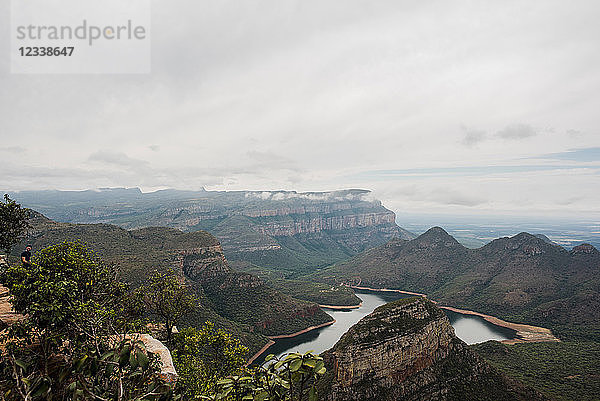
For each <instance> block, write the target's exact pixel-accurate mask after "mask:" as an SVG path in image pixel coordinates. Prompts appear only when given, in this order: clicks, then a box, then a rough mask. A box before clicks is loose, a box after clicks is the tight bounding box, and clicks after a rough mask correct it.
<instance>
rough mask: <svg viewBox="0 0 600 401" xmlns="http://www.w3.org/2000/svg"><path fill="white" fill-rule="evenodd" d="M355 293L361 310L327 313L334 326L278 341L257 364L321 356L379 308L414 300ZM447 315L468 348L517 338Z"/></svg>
mask: <svg viewBox="0 0 600 401" xmlns="http://www.w3.org/2000/svg"><path fill="white" fill-rule="evenodd" d="M355 293H356V295H357V296H358V297H359V298H360V299H361V300H362V306H361V307H360V308H357V309H344V310H333V309H325V310H326V311H327V313H329V314H330V315H331V316H332V317H333V318H334V319H335V320H336V321H335V323H334V324H332V325H330V326H327V327H323V328H320V329H316V330H312V331H309V332H307V333H304V334H300V335H298V336H296V337H292V338H281V339H276V340H275V344H273V345H272V346H271V347H269V348H268V350H267V351H266V352H264V353H263V354H261V355H260V356H259V357H258V358H257V359H256V360H255V361H254V363H262V362H263V360H264V358H265V357H266V356H267V355H268V354H275V355H278V356H280V355H282V354H286V353H288V352H307V351H314V352H316V353H321V352H323V351H325V350H328V349H329V348H331V347H333V346H334V345H335V343H336V342H337V341H338V340H339V339H340V337H341V336H342V335H343V334H344V333H345V332H346V331H348V329H350V327H352V326H353V325H354V324H355V323H356V322H358V321H359V320H360V319H362V318H363V317H365V316H367V315H368V314H370V313H371V312H373V311H374V310H375V309H376V308H377V307H379V306H381V305H383V304H385V303H387V302H391V301H394V300H396V299H400V298H407V297H411V295H407V294H401V293H394V292H385V293H384V292H379V291H368V290H355ZM444 312H445V313H446V315H447V316H448V319H450V323H451V324H452V326H453V327H454V330H455V332H456V335H457V336H458V337H459V338H460V339H462V340H463V341H464V342H466V343H467V344H474V343H479V342H484V341H487V340H499V341H501V340H510V339H514V338H516V331H515V330H512V329H508V328H505V327H501V326H497V325H495V324H492V323H489V322H487V321H486V320H485V319H483V318H482V317H479V316H473V315H466V314H462V313H458V312H453V311H449V310H444Z"/></svg>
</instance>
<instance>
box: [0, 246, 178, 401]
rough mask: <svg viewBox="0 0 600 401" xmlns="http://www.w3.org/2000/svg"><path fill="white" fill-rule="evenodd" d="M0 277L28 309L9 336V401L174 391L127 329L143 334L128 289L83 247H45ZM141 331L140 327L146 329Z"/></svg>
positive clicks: (5, 391)
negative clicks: (27, 262)
mask: <svg viewBox="0 0 600 401" xmlns="http://www.w3.org/2000/svg"><path fill="white" fill-rule="evenodd" d="M0 281H2V283H3V284H4V285H6V286H7V287H8V288H9V290H10V293H11V295H12V298H11V302H12V304H13V308H14V309H15V310H16V311H17V312H20V313H23V314H27V317H26V319H25V320H23V321H22V322H20V323H16V324H13V325H12V326H10V327H9V329H8V331H7V333H5V334H3V335H2V338H0V343H3V344H5V348H4V349H0V354H1V355H0V357H1V358H0V394H1V397H2V399H3V400H25V401H27V400H38V399H39V400H42V399H48V400H49V399H64V400H88V399H97V400H131V399H137V398H144V399H147V400H158V399H159V398H161V397H163V396H166V395H168V394H170V392H171V389H170V387H169V386H168V385H167V384H166V383H165V382H164V381H163V380H162V379H161V378H160V376H159V366H158V363H157V361H156V359H155V358H152V356H151V355H150V356H149V355H148V354H147V353H146V350H145V347H144V345H143V343H141V342H136V341H133V340H131V339H128V338H127V337H126V336H125V335H123V333H128V332H131V331H134V330H135V331H138V330H139V329H140V327H136V324H135V323H136V322H138V321H137V320H136V317H135V316H132V315H131V314H130V313H129V310H128V308H127V304H128V302H127V301H128V299H127V289H126V287H125V286H124V285H123V284H122V283H119V282H118V281H117V280H116V276H115V273H114V270H113V269H112V268H111V267H110V266H108V265H105V264H103V263H102V262H101V261H100V260H99V259H98V258H97V257H95V255H94V254H93V253H92V252H91V251H89V250H88V249H87V248H86V247H85V246H84V245H83V244H81V243H77V242H64V243H61V244H58V245H55V246H52V247H49V248H46V249H44V250H42V251H41V252H40V253H39V254H38V255H37V258H36V259H35V260H34V263H33V265H32V266H30V267H27V268H23V267H22V266H21V265H18V266H12V267H11V266H9V267H8V269H6V271H4V272H2V275H1V277H0ZM138 332H139V331H138Z"/></svg>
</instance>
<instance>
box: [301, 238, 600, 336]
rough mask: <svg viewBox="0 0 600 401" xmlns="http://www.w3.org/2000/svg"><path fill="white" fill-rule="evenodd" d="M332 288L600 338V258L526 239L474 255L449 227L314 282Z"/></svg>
mask: <svg viewBox="0 0 600 401" xmlns="http://www.w3.org/2000/svg"><path fill="white" fill-rule="evenodd" d="M312 277H313V278H314V279H316V280H321V281H324V282H328V283H344V284H347V285H360V286H364V287H371V288H377V289H380V288H389V289H400V290H405V291H414V292H418V293H425V294H427V295H428V296H429V297H431V298H432V299H435V300H436V301H438V302H440V303H441V304H445V305H451V306H454V307H458V308H464V309H471V310H475V311H478V312H481V313H485V314H490V315H494V316H498V317H501V318H503V319H505V320H510V321H514V322H519V323H526V324H537V325H540V326H545V327H549V328H551V329H552V330H554V331H555V332H556V333H557V334H558V335H559V336H562V337H563V338H570V339H583V340H599V339H600V252H598V250H597V249H596V248H594V247H593V246H591V245H589V244H582V245H579V246H576V247H574V248H573V249H572V250H570V251H568V250H566V249H564V248H562V247H560V246H558V245H555V244H553V243H551V242H550V241H548V240H547V239H546V238H543V237H538V236H534V235H531V234H528V233H521V234H518V235H515V236H513V237H505V238H499V239H496V240H494V241H491V242H490V243H488V244H487V245H485V246H483V247H481V248H477V249H468V248H466V247H464V246H463V245H461V244H459V243H458V242H457V241H456V240H455V239H454V238H453V237H452V236H450V235H448V233H446V232H445V231H444V230H443V229H442V228H439V227H435V228H432V229H430V230H428V231H427V232H426V233H424V234H422V235H420V236H419V237H417V238H416V239H413V240H409V241H408V240H402V239H393V240H391V241H389V242H388V243H387V244H385V245H382V246H378V247H375V248H373V249H370V250H368V251H366V252H363V253H361V254H359V255H357V256H355V257H353V258H351V259H349V260H347V261H344V262H341V263H338V264H336V265H334V266H332V267H329V268H326V269H323V270H321V271H320V272H318V273H316V274H314V275H313V276H312Z"/></svg>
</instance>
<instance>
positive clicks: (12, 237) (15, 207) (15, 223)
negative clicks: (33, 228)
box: [0, 194, 31, 252]
mask: <svg viewBox="0 0 600 401" xmlns="http://www.w3.org/2000/svg"><path fill="white" fill-rule="evenodd" d="M30 216H31V212H30V211H29V210H28V209H23V208H21V205H19V204H18V203H16V202H15V201H13V200H12V199H10V198H9V197H8V195H6V194H5V195H4V201H0V250H2V249H3V250H6V251H8V252H10V249H11V248H12V247H13V245H15V244H16V243H17V242H19V240H21V239H22V238H23V237H24V235H25V234H26V232H27V229H28V228H30V225H29V222H28V220H29V217H30Z"/></svg>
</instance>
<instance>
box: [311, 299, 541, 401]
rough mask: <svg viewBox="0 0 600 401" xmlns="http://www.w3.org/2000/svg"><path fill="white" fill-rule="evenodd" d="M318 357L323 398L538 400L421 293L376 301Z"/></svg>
mask: <svg viewBox="0 0 600 401" xmlns="http://www.w3.org/2000/svg"><path fill="white" fill-rule="evenodd" d="M323 357H324V359H325V362H326V366H327V368H328V372H327V374H326V378H325V380H324V381H323V384H322V389H321V392H322V395H323V397H324V398H323V399H326V400H331V401H333V400H335V401H344V400H356V401H359V400H381V401H386V400H399V399H402V400H415V401H416V400H484V399H490V400H537V399H540V400H541V399H544V398H543V397H542V396H541V395H540V394H538V393H536V392H534V391H532V390H530V389H527V388H525V387H523V386H522V385H520V384H518V383H514V382H511V381H510V380H509V379H507V378H506V377H504V376H502V375H501V374H500V373H498V372H497V371H496V370H494V369H493V368H492V367H491V366H489V365H488V364H487V363H486V362H485V361H483V360H482V359H481V358H479V357H478V356H477V355H475V354H474V353H473V352H471V351H470V350H469V349H468V347H467V345H466V344H465V343H463V342H462V341H461V340H459V339H458V338H457V337H456V336H455V335H454V329H453V328H452V326H451V325H450V322H449V321H448V318H447V317H446V316H445V315H444V313H443V312H442V311H441V310H440V309H439V308H437V307H436V306H435V305H434V304H433V303H431V302H430V301H428V300H426V299H424V298H422V297H418V298H409V299H403V300H399V301H396V302H393V303H390V304H387V305H384V306H382V307H379V308H378V309H376V310H375V311H374V312H373V313H372V314H370V315H369V316H367V317H365V318H363V319H362V320H361V321H360V322H358V323H357V324H356V325H354V326H353V327H352V328H351V329H350V330H349V331H348V332H347V333H346V334H344V336H342V338H341V339H340V340H339V341H338V343H337V344H336V345H335V346H334V348H333V349H331V350H329V351H327V352H325V353H324V354H323Z"/></svg>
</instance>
